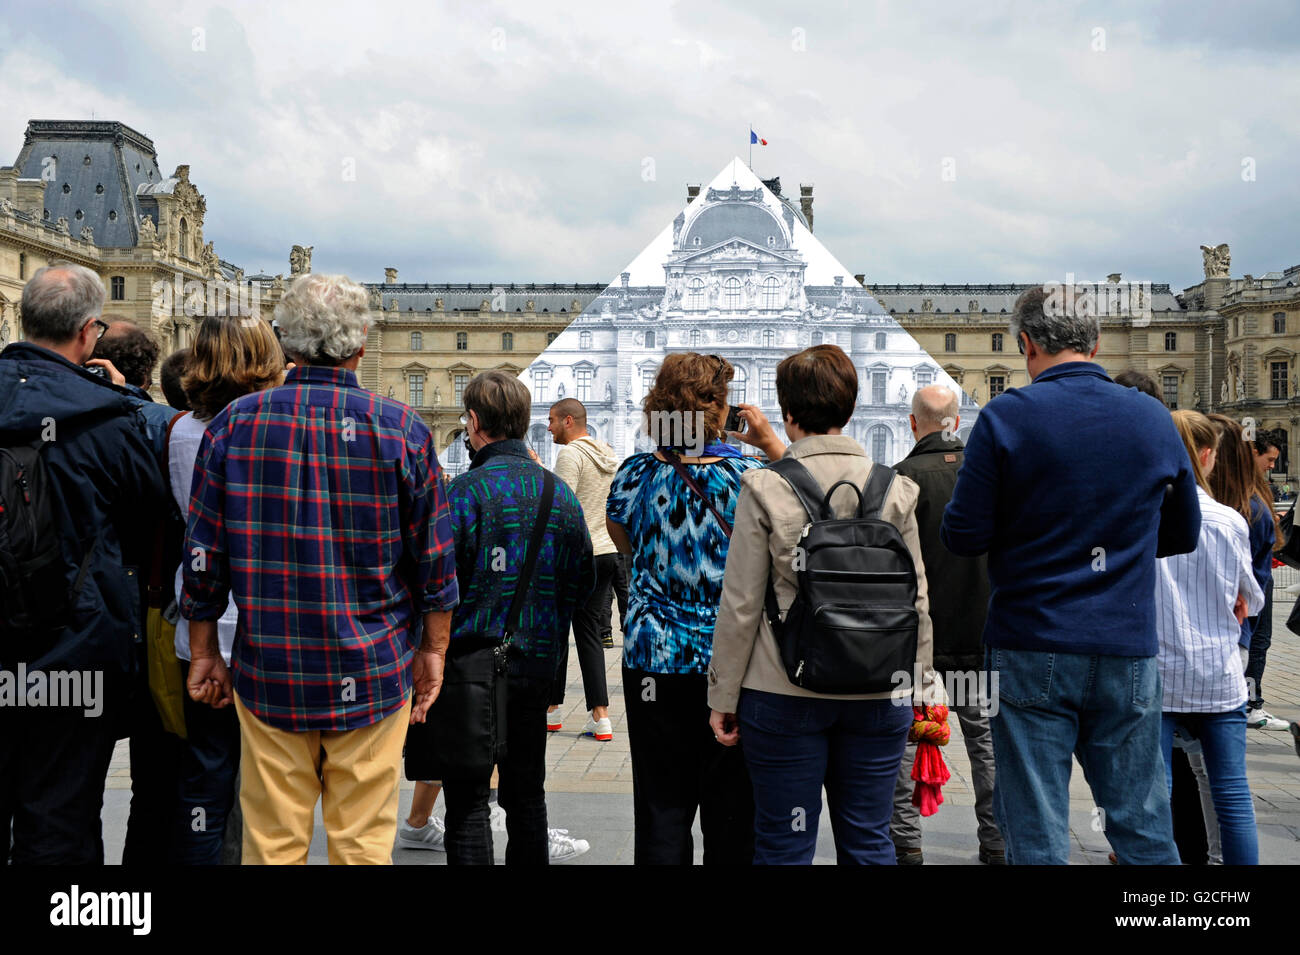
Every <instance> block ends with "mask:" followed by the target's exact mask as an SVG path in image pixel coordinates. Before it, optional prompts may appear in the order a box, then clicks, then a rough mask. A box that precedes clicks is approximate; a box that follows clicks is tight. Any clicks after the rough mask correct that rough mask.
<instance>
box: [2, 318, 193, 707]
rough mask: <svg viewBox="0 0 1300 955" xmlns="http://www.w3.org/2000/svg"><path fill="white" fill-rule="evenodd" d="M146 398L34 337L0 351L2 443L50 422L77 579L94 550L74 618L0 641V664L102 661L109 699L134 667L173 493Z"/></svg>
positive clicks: (22, 438)
mask: <svg viewBox="0 0 1300 955" xmlns="http://www.w3.org/2000/svg"><path fill="white" fill-rule="evenodd" d="M139 404H140V403H139V401H138V400H136V399H135V398H132V397H130V396H128V395H127V393H126V392H125V391H124V390H122V389H119V388H115V387H113V386H111V385H107V384H105V383H103V382H101V381H100V380H99V379H98V378H96V377H95V376H94V375H91V374H90V373H88V372H87V371H86V370H85V369H83V368H80V367H78V366H77V365H74V364H73V363H72V362H70V361H68V360H67V359H65V358H63V357H62V356H60V355H58V354H56V353H54V352H52V351H49V350H48V349H45V348H41V347H39V346H36V345H33V344H31V343H30V342H15V343H13V344H12V345H10V346H9V347H7V348H6V349H5V350H4V351H3V352H0V444H15V443H19V442H27V441H31V440H34V439H36V438H37V437H39V436H41V434H42V432H43V430H44V429H48V428H49V427H50V424H51V422H52V424H53V428H54V431H53V434H52V438H53V440H49V441H48V442H47V444H46V445H45V447H44V448H43V449H42V451H41V456H42V458H43V459H44V462H45V468H46V471H47V472H48V474H49V476H50V479H51V480H50V484H51V488H50V493H51V498H52V499H51V504H52V505H53V508H54V514H55V519H56V521H57V522H58V529H59V537H60V544H61V546H62V548H63V557H64V565H65V568H66V573H67V577H68V583H69V586H70V587H71V584H72V582H73V581H74V580H75V578H76V574H77V571H78V569H79V568H80V566H81V564H82V562H83V560H84V559H85V557H86V555H87V553H89V554H90V562H89V564H88V565H87V572H86V576H85V579H84V583H83V585H82V589H81V593H80V596H79V598H78V599H77V600H76V602H75V604H74V605H73V607H72V615H71V619H70V622H69V624H68V625H67V626H65V627H63V628H61V629H59V630H57V631H55V632H53V633H51V634H48V635H47V636H45V637H42V638H40V639H38V640H36V641H35V642H34V644H33V645H30V646H23V647H12V646H0V665H3V666H4V667H6V668H12V667H13V666H14V665H15V663H16V662H17V661H19V660H21V661H23V662H24V663H25V664H26V666H27V670H28V671H29V672H31V671H34V670H38V669H39V670H47V671H48V670H87V669H91V670H102V671H103V672H104V686H105V689H106V696H107V698H108V701H109V703H110V705H111V704H113V703H114V702H115V699H116V700H119V701H120V700H121V699H122V697H121V696H120V695H119V694H120V692H121V691H123V690H125V689H126V687H127V686H128V682H127V681H128V680H129V678H130V677H131V676H132V675H133V673H134V670H135V669H136V667H137V663H136V656H137V655H136V653H135V652H133V651H134V650H135V649H136V648H137V647H138V646H139V645H140V644H141V642H142V640H143V636H144V621H143V618H142V616H141V611H140V593H139V590H138V585H139V571H138V569H137V568H138V567H139V566H141V565H142V564H143V563H144V560H142V559H141V558H142V557H147V556H148V547H149V542H150V530H151V528H152V526H153V522H154V519H155V518H156V516H157V515H158V514H160V513H162V512H163V510H164V509H165V508H166V506H167V504H168V502H169V500H170V495H169V494H168V491H167V486H166V484H165V482H164V481H163V476H162V473H161V470H160V469H159V466H158V459H157V457H156V456H155V455H154V452H153V448H152V447H151V442H150V439H149V436H148V433H147V430H146V425H145V420H144V417H143V414H142V413H141V411H140V410H139Z"/></svg>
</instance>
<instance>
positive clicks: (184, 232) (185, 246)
mask: <svg viewBox="0 0 1300 955" xmlns="http://www.w3.org/2000/svg"><path fill="white" fill-rule="evenodd" d="M176 254H177V255H179V256H182V257H183V258H187V259H188V258H189V257H190V224H189V223H188V222H186V221H185V217H184V216H181V227H180V237H179V238H178V239H177V242H176Z"/></svg>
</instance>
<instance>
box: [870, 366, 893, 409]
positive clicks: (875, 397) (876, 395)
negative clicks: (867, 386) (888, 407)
mask: <svg viewBox="0 0 1300 955" xmlns="http://www.w3.org/2000/svg"><path fill="white" fill-rule="evenodd" d="M888 380H889V375H888V374H887V373H885V372H883V371H873V372H872V373H871V403H872V404H873V405H883V404H884V403H885V384H886V382H887V381H888Z"/></svg>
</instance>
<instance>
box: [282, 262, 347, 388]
mask: <svg viewBox="0 0 1300 955" xmlns="http://www.w3.org/2000/svg"><path fill="white" fill-rule="evenodd" d="M366 309H367V296H366V290H365V289H364V288H362V287H361V286H360V285H358V284H357V283H356V282H354V281H352V280H351V279H350V278H348V277H347V276H346V275H318V274H315V273H313V274H311V275H304V276H302V277H301V278H299V279H295V280H294V283H293V284H292V285H290V286H289V290H288V291H287V292H286V293H285V296H284V298H282V299H281V300H280V302H279V304H278V305H276V306H275V320H276V323H277V324H278V325H279V326H280V344H281V345H283V346H284V350H285V351H286V352H287V353H288V354H290V355H292V356H294V357H295V358H298V359H301V360H302V361H305V362H307V363H308V364H312V363H320V364H328V365H336V364H339V363H340V362H343V361H345V360H347V359H348V358H351V357H352V356H353V355H355V354H356V353H357V352H358V351H360V350H361V346H362V345H363V344H364V343H365V340H366V331H367V330H368V326H369V321H368V319H367V314H366Z"/></svg>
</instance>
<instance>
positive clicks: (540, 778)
mask: <svg viewBox="0 0 1300 955" xmlns="http://www.w3.org/2000/svg"><path fill="white" fill-rule="evenodd" d="M464 401H465V417H466V419H467V434H468V437H469V441H470V445H471V446H472V447H473V449H474V457H473V459H472V461H471V463H470V468H469V470H468V471H466V472H465V473H464V474H462V475H460V476H459V477H457V478H456V479H455V480H454V481H452V482H451V488H450V491H449V492H448V498H449V501H450V504H451V524H452V533H453V534H454V535H455V538H456V580H457V583H458V585H459V587H460V604H459V605H458V606H457V607H456V611H455V613H454V614H453V616H452V622H451V647H450V649H448V651H447V659H448V661H449V665H450V661H451V660H452V659H453V658H454V657H456V656H457V655H458V654H459V653H462V652H465V651H467V650H473V649H474V648H476V647H481V646H483V645H485V644H489V643H499V642H500V641H501V639H502V635H503V633H504V631H505V628H506V625H507V622H506V618H507V615H508V613H509V610H510V603H511V600H512V598H513V597H514V593H515V589H516V588H517V587H524V588H526V591H525V592H526V597H525V599H524V603H523V609H522V613H521V617H520V625H519V629H518V631H517V632H516V633H515V634H514V635H513V636H512V638H511V646H510V650H509V660H510V675H509V679H508V694H509V699H508V705H507V706H506V730H505V732H506V756H505V758H504V759H503V760H502V761H501V764H500V771H501V783H500V797H499V800H498V801H499V803H500V805H501V808H502V809H504V810H505V811H506V835H507V837H508V842H507V844H506V863H507V864H511V863H522V864H529V865H547V864H548V863H549V861H550V857H551V855H553V854H555V855H559V854H561V853H562V852H563V850H564V849H565V848H566V847H567V844H560V843H556V841H555V840H552V839H550V838H549V833H548V829H547V825H546V789H545V782H546V707H547V704H549V703H550V700H551V697H550V693H551V684H552V681H553V680H554V679H555V673H556V669H557V667H558V664H559V660H560V649H561V645H562V644H563V643H566V642H567V641H568V639H569V625H570V624H571V622H572V620H573V614H574V611H575V610H577V609H578V608H579V607H580V606H581V605H582V604H583V602H584V601H585V600H586V599H587V597H588V596H589V595H590V594H591V591H592V589H593V588H594V586H595V570H594V565H593V562H592V555H591V550H592V548H591V537H590V535H589V534H588V532H587V523H586V520H585V519H584V518H583V514H582V507H581V505H579V503H578V499H577V497H576V496H575V495H574V493H573V491H571V490H570V489H569V487H568V485H567V484H565V483H564V482H563V481H559V480H556V481H555V482H554V487H555V491H554V498H553V500H552V503H551V510H550V516H549V518H548V519H547V523H546V533H545V537H544V538H543V541H542V548H541V550H540V551H539V552H538V556H537V563H536V566H535V567H534V569H533V573H532V577H531V578H530V579H528V580H520V579H519V577H520V573H521V571H522V568H523V562H524V559H525V558H524V553H525V550H526V549H527V547H528V544H529V539H530V537H531V536H532V531H533V525H534V524H535V523H536V521H537V517H538V513H539V509H540V505H541V495H542V491H543V478H544V476H545V475H546V471H545V470H543V469H542V468H541V467H539V466H538V465H537V464H535V463H533V461H532V460H530V458H529V455H528V448H527V446H526V445H525V444H524V442H523V437H524V433H525V431H526V430H527V428H528V416H529V409H530V408H531V407H532V397H531V396H530V395H529V393H528V389H527V388H526V387H524V384H523V382H521V381H520V380H519V379H518V378H516V377H515V376H514V375H511V374H509V373H508V372H504V371H488V372H484V373H483V374H481V375H479V376H478V377H477V378H475V379H474V380H473V381H471V382H470V383H469V384H468V385H467V386H466V387H465V395H464ZM431 718H436V714H431ZM408 755H409V754H408ZM442 792H443V797H444V798H445V799H446V802H447V816H446V827H447V835H446V845H447V862H448V863H449V864H453V865H464V864H487V865H490V864H491V863H492V858H493V857H492V829H491V826H490V825H489V809H488V796H489V779H488V777H487V776H486V775H484V776H483V777H482V778H481V779H444V780H443V789H442ZM568 848H569V849H570V851H569V852H568V853H567V855H572V854H573V853H572V849H571V847H568Z"/></svg>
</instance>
